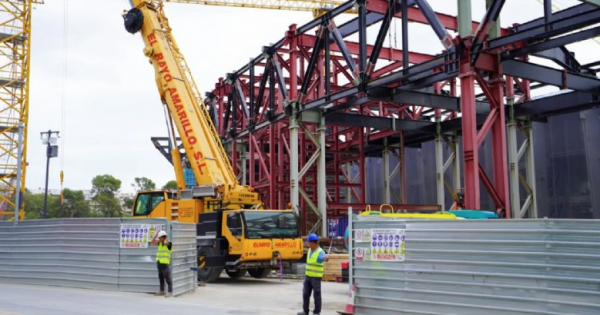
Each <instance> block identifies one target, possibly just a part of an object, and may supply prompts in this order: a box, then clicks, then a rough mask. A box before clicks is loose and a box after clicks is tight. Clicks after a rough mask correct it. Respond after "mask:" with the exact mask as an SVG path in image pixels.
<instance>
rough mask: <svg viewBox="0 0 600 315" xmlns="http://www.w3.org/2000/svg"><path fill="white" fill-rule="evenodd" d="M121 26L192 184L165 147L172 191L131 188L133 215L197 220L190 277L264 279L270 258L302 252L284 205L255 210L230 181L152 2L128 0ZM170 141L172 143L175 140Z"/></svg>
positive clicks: (252, 196) (248, 191)
mask: <svg viewBox="0 0 600 315" xmlns="http://www.w3.org/2000/svg"><path fill="white" fill-rule="evenodd" d="M130 3H131V6H132V9H130V10H129V11H127V12H125V13H124V14H123V17H124V20H125V29H126V30H127V31H128V32H129V33H132V34H136V33H140V34H141V36H142V38H143V40H144V44H145V47H144V50H143V51H144V55H145V56H146V57H148V58H149V60H150V63H151V64H152V66H153V67H154V69H155V73H156V85H157V87H158V92H159V94H160V97H161V101H162V103H163V104H164V105H165V106H166V108H167V113H168V121H169V126H170V129H171V130H170V137H172V140H173V143H176V142H175V141H174V140H175V138H176V134H175V129H176V130H177V133H178V134H179V137H180V138H181V141H182V144H183V147H184V150H185V154H186V156H187V159H188V161H189V162H190V164H191V166H192V169H193V171H194V175H195V177H196V181H197V184H198V186H196V187H193V188H192V189H189V190H186V189H185V188H186V185H185V180H184V178H183V171H182V166H181V156H180V153H179V149H178V148H174V149H173V150H172V151H171V154H172V157H173V164H174V167H175V173H176V178H177V183H178V186H179V194H177V195H173V194H170V193H168V192H166V191H145V192H140V193H138V194H137V196H136V199H135V202H134V205H133V209H132V216H133V217H134V218H148V217H166V218H167V219H168V220H173V221H179V222H193V223H197V248H198V260H199V261H198V264H199V267H200V268H201V269H200V270H199V271H198V278H199V279H200V280H201V281H203V282H212V281H214V280H216V279H217V278H218V277H219V275H220V274H221V271H222V270H223V269H225V271H226V272H227V274H228V275H229V276H230V277H234V278H235V277H241V276H243V275H244V274H246V271H248V272H249V273H250V275H251V276H253V277H255V278H262V277H266V276H267V275H268V274H269V273H270V271H271V269H273V268H274V267H276V266H277V263H278V262H280V263H281V262H283V263H286V264H287V263H289V262H291V261H295V260H298V259H300V258H302V256H303V254H304V248H303V243H302V239H301V237H300V234H299V229H298V218H297V216H296V215H295V213H294V212H292V211H291V210H262V203H261V201H260V200H259V199H258V194H257V193H256V192H254V191H253V190H252V188H251V187H248V186H242V185H240V184H239V183H238V181H237V179H236V177H235V174H234V173H233V170H232V168H231V165H230V164H229V159H228V158H227V154H226V152H225V150H224V148H223V146H222V144H221V142H220V140H219V137H218V134H217V132H216V130H215V127H214V125H213V123H212V121H211V119H210V116H209V113H208V111H207V110H206V106H205V104H204V103H203V101H202V98H201V96H200V93H199V91H198V89H197V87H196V84H195V82H194V79H193V78H192V75H191V73H190V70H189V67H188V66H187V63H186V61H185V59H184V57H183V55H182V54H181V52H180V51H179V48H178V46H177V43H176V41H175V38H174V37H173V34H172V33H171V28H170V27H169V23H168V20H167V18H166V16H165V14H164V11H163V6H162V5H163V3H162V1H159V0H130ZM175 147H176V146H175Z"/></svg>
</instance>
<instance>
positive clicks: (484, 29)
mask: <svg viewBox="0 0 600 315" xmlns="http://www.w3.org/2000/svg"><path fill="white" fill-rule="evenodd" d="M504 2H505V0H493V2H492V4H491V5H490V7H489V9H488V10H487V11H486V12H485V16H484V17H483V20H482V21H481V24H479V27H478V28H477V31H476V32H475V35H474V36H473V45H472V46H471V65H472V66H475V64H476V63H477V59H478V58H479V55H480V54H481V52H482V51H483V43H484V42H485V41H486V39H487V38H488V33H489V31H490V28H491V27H492V26H493V25H494V23H496V21H497V20H498V17H499V16H500V11H502V7H503V6H504Z"/></svg>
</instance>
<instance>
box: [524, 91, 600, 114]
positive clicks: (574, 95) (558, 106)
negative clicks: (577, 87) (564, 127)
mask: <svg viewBox="0 0 600 315" xmlns="http://www.w3.org/2000/svg"><path fill="white" fill-rule="evenodd" d="M599 106H600V97H599V95H598V94H592V93H585V92H578V91H573V92H568V93H562V94H559V95H554V96H549V97H544V98H538V99H535V100H531V101H527V102H524V103H521V104H519V105H518V106H515V116H517V117H520V116H532V118H533V119H540V118H546V117H550V116H556V115H561V114H567V113H571V112H578V111H582V110H587V109H590V108H595V107H599Z"/></svg>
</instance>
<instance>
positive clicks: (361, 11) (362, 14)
mask: <svg viewBox="0 0 600 315" xmlns="http://www.w3.org/2000/svg"><path fill="white" fill-rule="evenodd" d="M356 3H357V4H358V51H359V54H358V70H359V78H360V82H364V81H366V80H367V79H366V78H365V71H366V70H367V57H368V56H367V1H366V0H357V1H356ZM355 79H356V76H355ZM356 83H358V82H356V81H355V82H354V84H355V85H356ZM361 87H364V84H361Z"/></svg>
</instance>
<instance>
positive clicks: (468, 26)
mask: <svg viewBox="0 0 600 315" xmlns="http://www.w3.org/2000/svg"><path fill="white" fill-rule="evenodd" d="M456 1H457V2H458V34H459V35H460V36H461V37H463V38H464V37H467V36H471V35H472V34H473V22H472V20H473V18H472V17H471V15H472V13H471V0H456Z"/></svg>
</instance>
